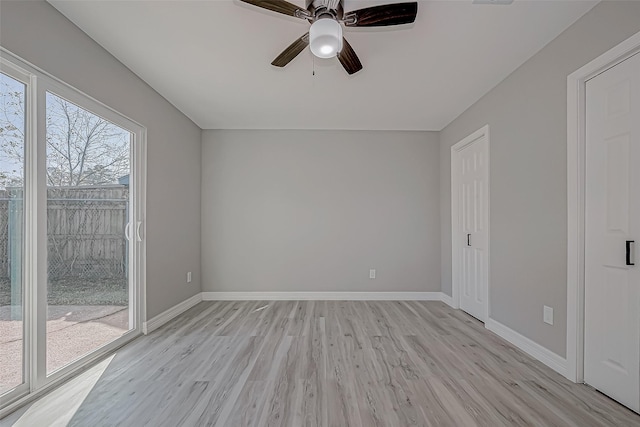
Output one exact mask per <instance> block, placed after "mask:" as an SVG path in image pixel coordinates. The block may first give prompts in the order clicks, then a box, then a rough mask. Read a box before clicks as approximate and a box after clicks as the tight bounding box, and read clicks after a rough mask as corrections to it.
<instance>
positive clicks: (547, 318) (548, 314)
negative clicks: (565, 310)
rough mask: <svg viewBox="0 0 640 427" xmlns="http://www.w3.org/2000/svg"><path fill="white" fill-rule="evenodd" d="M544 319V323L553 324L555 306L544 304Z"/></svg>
mask: <svg viewBox="0 0 640 427" xmlns="http://www.w3.org/2000/svg"><path fill="white" fill-rule="evenodd" d="M542 320H544V323H548V324H549V325H553V308H551V307H548V306H546V305H545V306H544V308H543V310H542Z"/></svg>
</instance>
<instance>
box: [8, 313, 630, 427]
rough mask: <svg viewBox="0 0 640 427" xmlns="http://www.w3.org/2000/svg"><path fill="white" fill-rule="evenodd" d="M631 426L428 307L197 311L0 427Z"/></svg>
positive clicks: (460, 319) (604, 405)
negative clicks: (55, 426)
mask: <svg viewBox="0 0 640 427" xmlns="http://www.w3.org/2000/svg"><path fill="white" fill-rule="evenodd" d="M13 425H15V426H48V425H70V426H90V427H100V426H115V425H118V426H132V427H133V426H135V427H139V426H154V427H156V426H167V427H175V426H224V427H227V426H229V427H236V426H238V427H244V426H247V427H249V426H251V427H261V426H283V427H290V426H292V427H293V426H295V427H299V426H304V427H312V426H313V427H316V426H318V427H346V426H353V427H377V426H380V427H382V426H390V427H396V426H399V427H403V426H428V427H449V426H451V427H466V426H483V427H484V426H486V427H501V426H527V427H528V426H540V427H552V426H558V427H592V426H593V427H605V426H616V427H617V426H623V427H626V426H640V416H638V415H637V414H635V413H633V412H632V411H630V410H628V409H626V408H624V407H622V406H620V405H619V404H617V403H616V402H614V401H612V400H611V399H609V398H607V397H606V396H603V395H602V394H600V393H598V392H596V391H595V390H593V389H591V388H590V387H587V386H584V385H578V384H573V383H571V382H569V381H568V380H566V379H565V378H563V377H562V376H560V375H558V374H557V373H556V372H554V371H552V370H551V369H549V368H547V367H546V366H544V365H543V364H542V363H540V362H538V361H535V360H533V359H531V358H530V357H529V356H527V355H526V354H524V353H522V352H521V351H520V350H518V349H517V348H515V347H514V346H513V345H511V344H510V343H508V342H506V341H504V340H503V339H501V338H500V337H498V336H497V335H495V334H493V333H491V332H489V331H488V330H486V329H485V328H484V325H483V324H482V323H481V322H479V321H477V320H476V319H474V318H472V317H470V316H468V315H466V314H465V313H463V312H461V311H458V310H452V309H451V308H449V307H448V306H446V305H445V304H443V303H440V302H416V301H409V302H397V301H396V302H387V301H218V302H203V303H201V304H198V305H197V306H195V307H193V308H191V309H189V310H188V311H186V312H185V313H183V314H182V315H180V316H178V317H177V318H176V319H174V320H173V321H171V322H169V323H168V324H166V325H164V326H163V327H162V328H160V329H158V330H157V331H155V332H153V333H152V334H150V335H149V336H145V337H142V338H139V339H137V340H135V341H134V342H132V343H130V344H129V345H127V346H125V347H123V348H122V349H120V350H118V352H117V353H116V354H115V355H113V356H111V357H110V358H109V359H107V360H105V361H103V362H101V363H100V364H97V365H96V366H95V367H94V368H91V369H90V370H89V371H87V372H85V373H83V374H82V375H80V376H79V377H78V378H76V379H73V380H71V381H70V382H68V383H66V384H65V385H64V386H62V387H60V388H59V389H58V390H54V391H53V392H52V393H50V394H49V395H46V396H44V397H43V398H41V399H39V400H38V401H36V402H35V403H34V404H31V405H29V406H27V407H25V408H23V409H21V410H18V411H17V412H15V413H14V414H11V415H9V416H8V417H7V418H5V419H4V420H0V426H2V427H5V426H7V427H8V426H13Z"/></svg>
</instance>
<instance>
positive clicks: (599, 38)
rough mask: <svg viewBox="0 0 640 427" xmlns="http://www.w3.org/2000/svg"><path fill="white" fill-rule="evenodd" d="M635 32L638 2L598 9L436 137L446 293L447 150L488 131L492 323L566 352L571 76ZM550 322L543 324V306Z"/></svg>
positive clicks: (448, 270) (448, 274) (446, 287)
mask: <svg viewBox="0 0 640 427" xmlns="http://www.w3.org/2000/svg"><path fill="white" fill-rule="evenodd" d="M638 31H640V2H633V3H632V2H624V3H623V2H603V3H600V4H599V5H597V6H596V7H595V8H594V9H592V10H591V11H590V12H588V13H587V14H586V15H585V16H584V17H583V18H581V19H580V20H578V21H577V22H576V23H575V24H574V25H573V26H571V27H570V28H569V29H568V30H566V31H565V32H564V33H563V34H561V35H560V36H559V37H558V38H557V39H555V40H554V41H552V42H551V43H550V44H548V45H547V46H546V47H544V48H543V49H542V50H541V51H540V52H539V53H538V54H536V55H535V56H534V57H532V58H531V59H530V60H529V61H527V62H526V63H525V64H524V65H522V66H521V67H520V68H519V69H518V70H516V71H515V72H514V73H513V74H511V75H510V76H509V77H508V78H507V79H505V80H504V81H503V82H502V83H500V84H499V85H498V86H497V87H496V88H494V89H493V90H492V91H490V92H489V93H488V94H487V95H485V96H484V97H483V98H482V99H481V100H480V101H478V102H477V103H476V104H474V105H473V106H472V107H471V108H469V109H468V110H467V111H466V112H464V113H463V114H462V115H461V116H460V117H458V118H457V119H456V120H454V121H453V122H452V123H451V124H449V125H448V126H447V127H446V128H445V129H444V130H443V131H442V132H441V133H440V142H441V151H440V161H441V169H440V183H441V201H442V204H441V218H442V254H443V257H442V290H443V291H444V292H446V293H447V294H451V180H450V178H451V176H450V174H451V172H450V167H451V160H450V158H451V156H450V147H451V146H452V145H453V144H455V143H456V142H458V141H459V140H461V139H463V138H464V137H466V136H467V135H469V134H471V133H472V132H474V131H475V130H477V129H479V128H480V127H482V126H483V125H485V124H489V125H490V134H491V135H490V136H491V142H490V143H491V148H490V149H491V153H490V156H491V179H490V185H491V278H490V282H491V296H490V307H491V318H493V319H495V320H497V321H499V322H501V323H503V324H505V325H507V326H508V327H510V328H512V329H514V330H516V331H517V332H520V333H521V334H523V335H525V336H526V337H528V338H530V339H532V340H534V341H536V342H537V343H539V344H541V345H543V346H544V347H546V348H548V349H550V350H552V351H553V352H555V353H557V354H559V355H561V356H564V355H565V354H566V307H567V286H566V283H567V282H566V275H567V254H566V252H567V177H566V174H567V154H566V151H567V148H566V144H567V109H566V108H567V107H566V106H567V83H566V82H567V76H568V75H569V74H571V73H572V72H573V71H575V70H577V69H578V68H580V67H582V66H583V65H585V64H586V63H588V62H589V61H591V60H592V59H594V58H596V57H597V56H599V55H600V54H602V53H604V52H606V51H607V50H608V49H610V48H611V47H613V46H615V45H616V44H618V43H620V42H621V41H623V40H625V39H626V38H628V37H630V36H631V35H633V34H634V33H636V32H638ZM544 304H546V305H549V306H551V307H553V308H554V311H555V324H554V325H553V326H549V325H546V324H544V323H543V322H542V306H543V305H544Z"/></svg>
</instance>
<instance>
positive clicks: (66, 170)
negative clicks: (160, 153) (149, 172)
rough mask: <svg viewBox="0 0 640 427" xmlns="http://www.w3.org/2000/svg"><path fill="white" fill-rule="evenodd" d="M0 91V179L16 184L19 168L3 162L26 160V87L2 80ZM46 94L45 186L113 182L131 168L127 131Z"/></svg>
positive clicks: (18, 162) (19, 178) (1, 183)
mask: <svg viewBox="0 0 640 427" xmlns="http://www.w3.org/2000/svg"><path fill="white" fill-rule="evenodd" d="M0 91H1V94H0V98H1V99H0V154H1V155H2V156H3V157H5V166H4V168H1V166H3V165H2V164H0V185H5V186H7V185H16V184H19V183H21V174H20V173H18V171H16V170H11V168H10V167H7V166H6V165H16V164H21V163H22V162H23V161H24V111H25V110H24V93H22V92H19V91H15V90H14V91H12V90H10V87H9V86H8V84H6V82H4V83H3V85H2V86H1V87H0ZM46 100H47V114H46V142H47V169H46V173H47V184H48V185H49V186H60V187H62V186H73V187H75V186H84V185H102V184H111V183H116V182H117V181H118V178H120V177H122V176H124V175H126V174H128V173H129V157H130V156H129V149H130V144H129V142H130V136H131V134H130V133H129V132H128V131H126V130H124V129H122V128H120V127H118V126H116V125H114V124H113V123H111V122H109V121H108V120H105V119H103V118H102V117H99V116H97V115H95V114H93V113H91V112H89V111H87V110H85V109H83V108H80V107H78V106H77V105H75V104H73V103H71V102H69V101H67V100H65V99H62V98H60V97H58V96H56V95H53V94H51V93H47V98H46ZM7 169H9V170H7Z"/></svg>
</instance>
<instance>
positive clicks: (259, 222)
mask: <svg viewBox="0 0 640 427" xmlns="http://www.w3.org/2000/svg"><path fill="white" fill-rule="evenodd" d="M438 158H439V146H438V139H437V134H436V133H428V132H357V131H355V132H344V131H204V132H203V147H202V261H203V264H202V266H203V269H202V273H203V291H390V292H394V291H396V292H397V291H440V210H439V169H438V161H439V159H438ZM370 268H375V269H376V270H377V276H378V277H377V278H376V279H375V280H370V279H369V269H370Z"/></svg>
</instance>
